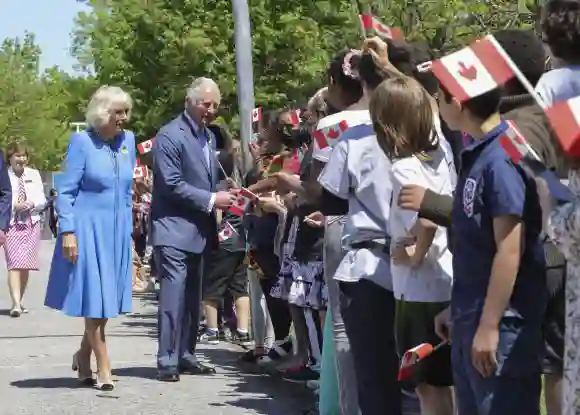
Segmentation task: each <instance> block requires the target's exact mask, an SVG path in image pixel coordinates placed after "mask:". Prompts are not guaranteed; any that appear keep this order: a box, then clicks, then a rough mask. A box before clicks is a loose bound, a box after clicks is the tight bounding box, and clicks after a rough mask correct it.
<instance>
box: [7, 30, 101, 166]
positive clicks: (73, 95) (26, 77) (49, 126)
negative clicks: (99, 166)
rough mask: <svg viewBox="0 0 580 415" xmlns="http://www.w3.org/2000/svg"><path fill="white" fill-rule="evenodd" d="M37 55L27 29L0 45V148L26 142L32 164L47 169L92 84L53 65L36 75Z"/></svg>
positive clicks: (53, 163)
mask: <svg viewBox="0 0 580 415" xmlns="http://www.w3.org/2000/svg"><path fill="white" fill-rule="evenodd" d="M40 54H41V51H40V49H39V48H38V46H37V45H36V44H35V42H34V36H33V35H32V34H27V35H26V36H25V37H24V38H23V39H7V40H5V41H4V42H3V43H2V46H1V47H0V73H2V78H0V147H2V148H5V147H6V145H7V144H9V143H11V142H13V141H25V142H26V144H27V146H28V147H29V149H30V157H31V162H32V164H33V165H35V166H36V167H37V168H39V169H42V170H52V169H58V167H59V165H60V162H61V160H62V157H63V155H64V152H65V151H66V145H67V142H68V138H69V136H70V132H69V127H68V124H69V123H70V122H71V121H76V120H77V119H78V117H79V114H82V108H83V105H84V99H85V98H84V97H87V96H90V94H89V93H88V90H89V89H90V88H92V87H93V86H94V85H95V84H94V82H93V81H92V80H91V79H90V78H74V77H72V76H69V75H67V74H64V73H62V72H59V71H57V70H56V69H50V70H48V71H46V73H43V74H39V58H40Z"/></svg>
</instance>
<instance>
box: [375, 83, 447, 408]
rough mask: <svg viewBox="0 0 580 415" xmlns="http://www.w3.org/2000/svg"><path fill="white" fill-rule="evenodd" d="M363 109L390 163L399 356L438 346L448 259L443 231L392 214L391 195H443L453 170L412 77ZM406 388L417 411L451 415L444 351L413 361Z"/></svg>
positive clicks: (403, 213)
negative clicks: (409, 188)
mask: <svg viewBox="0 0 580 415" xmlns="http://www.w3.org/2000/svg"><path fill="white" fill-rule="evenodd" d="M370 112H371V118H372V121H373V127H374V130H375V133H376V137H377V141H378V143H379V145H380V147H381V149H382V150H383V152H384V153H385V154H386V155H387V157H388V158H389V159H390V160H391V162H392V170H391V182H392V187H393V190H392V196H391V209H390V216H389V234H390V235H391V274H392V278H393V291H394V295H395V299H396V315H395V332H396V340H397V349H398V352H399V354H400V355H401V356H402V355H403V354H404V353H405V351H407V350H408V349H411V348H413V347H415V346H418V345H419V344H421V343H431V344H432V345H436V344H437V343H439V339H438V337H437V335H436V334H435V330H434V326H433V320H434V318H435V316H436V315H437V314H438V313H439V312H440V311H441V310H443V309H445V308H446V307H447V306H448V303H449V300H450V298H451V285H452V263H451V259H452V257H451V253H450V252H449V250H448V248H447V234H446V230H445V229H443V228H440V227H438V226H437V225H435V224H433V223H431V222H429V221H427V220H424V219H419V218H418V217H417V214H416V213H415V212H410V211H407V210H402V209H400V208H399V207H398V205H397V199H398V193H399V191H400V190H401V187H403V186H404V185H409V184H414V185H419V186H422V187H425V188H428V189H431V190H433V191H435V192H437V193H439V194H449V195H451V192H452V191H453V182H454V180H453V173H452V171H451V169H452V168H453V166H452V163H449V162H448V161H447V157H446V155H445V151H444V150H443V148H442V146H441V143H440V141H439V138H438V136H437V134H435V133H434V132H433V124H434V121H433V118H434V113H433V108H432V102H431V97H430V96H429V94H428V93H427V91H425V89H424V88H423V87H422V86H421V85H420V84H419V83H418V82H417V81H416V80H414V79H412V78H409V77H404V76H401V77H395V78H392V79H388V80H387V81H385V82H383V83H382V84H381V85H380V86H379V87H378V88H377V89H376V90H375V92H374V94H373V96H372V98H371V103H370ZM411 383H412V386H414V387H415V390H416V392H417V395H418V396H419V399H420V403H421V414H423V415H452V414H453V400H452V393H451V388H450V386H451V385H452V372H451V362H450V348H449V346H444V347H443V348H441V349H439V350H438V351H437V352H435V353H434V354H433V355H432V356H430V357H429V358H427V359H426V360H425V361H424V362H421V363H419V364H418V365H417V366H416V367H415V368H414V371H413V379H412V381H411Z"/></svg>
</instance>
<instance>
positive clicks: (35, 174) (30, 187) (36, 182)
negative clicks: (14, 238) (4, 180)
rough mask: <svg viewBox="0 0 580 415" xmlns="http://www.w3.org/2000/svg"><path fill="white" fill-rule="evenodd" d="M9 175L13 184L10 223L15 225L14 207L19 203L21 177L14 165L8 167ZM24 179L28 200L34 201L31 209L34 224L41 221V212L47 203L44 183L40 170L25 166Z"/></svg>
mask: <svg viewBox="0 0 580 415" xmlns="http://www.w3.org/2000/svg"><path fill="white" fill-rule="evenodd" d="M8 175H9V176H10V184H11V185H12V217H11V219H10V225H13V224H14V223H15V220H16V215H15V211H14V207H15V206H16V204H17V203H18V184H19V181H20V177H18V176H17V175H16V174H15V173H14V170H12V167H10V168H8ZM22 177H23V179H24V190H25V192H26V200H27V201H29V202H32V209H31V210H30V215H31V220H32V224H35V223H37V222H38V221H40V218H41V212H42V210H43V209H44V206H45V205H46V196H45V195H44V184H43V183H42V178H41V177H40V172H39V171H38V170H36V169H33V168H30V167H25V168H24V173H22Z"/></svg>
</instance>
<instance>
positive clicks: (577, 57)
mask: <svg viewBox="0 0 580 415" xmlns="http://www.w3.org/2000/svg"><path fill="white" fill-rule="evenodd" d="M542 31H543V32H544V40H545V41H546V42H547V43H548V45H549V46H550V49H551V50H552V53H553V54H554V56H555V57H557V58H559V59H563V60H564V61H566V62H567V63H569V64H578V63H580V2H578V1H577V0H549V1H548V2H547V4H546V5H545V6H544V13H543V16H542Z"/></svg>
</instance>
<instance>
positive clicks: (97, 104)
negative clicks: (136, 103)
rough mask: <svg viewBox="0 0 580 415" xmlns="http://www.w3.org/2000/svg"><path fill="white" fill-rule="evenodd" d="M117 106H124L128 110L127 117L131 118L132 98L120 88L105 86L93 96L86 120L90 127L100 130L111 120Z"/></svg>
mask: <svg viewBox="0 0 580 415" xmlns="http://www.w3.org/2000/svg"><path fill="white" fill-rule="evenodd" d="M115 105H123V106H124V107H126V108H127V110H128V114H127V117H128V118H131V110H132V109H133V100H132V99H131V96H130V95H129V94H128V93H127V92H125V91H123V90H122V89H121V88H119V87H118V86H109V85H103V86H101V87H100V88H99V89H97V92H95V93H94V94H93V96H92V97H91V100H90V101H89V105H88V106H87V111H86V113H85V120H86V123H87V125H88V126H89V127H93V128H95V127H96V128H99V127H102V126H103V125H105V124H107V123H108V122H109V120H110V119H111V109H112V108H113V106H115Z"/></svg>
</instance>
